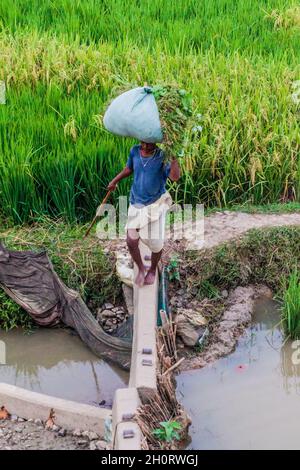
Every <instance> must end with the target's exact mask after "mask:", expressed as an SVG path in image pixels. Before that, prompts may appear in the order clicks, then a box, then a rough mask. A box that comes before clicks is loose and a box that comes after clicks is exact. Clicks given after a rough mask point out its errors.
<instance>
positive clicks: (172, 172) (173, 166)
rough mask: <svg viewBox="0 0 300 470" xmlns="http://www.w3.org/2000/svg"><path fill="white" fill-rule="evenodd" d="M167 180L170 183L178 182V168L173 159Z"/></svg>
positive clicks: (173, 158) (175, 160) (176, 162)
mask: <svg viewBox="0 0 300 470" xmlns="http://www.w3.org/2000/svg"><path fill="white" fill-rule="evenodd" d="M169 178H170V180H171V181H178V180H179V178H180V166H179V163H178V161H177V159H176V158H175V157H172V158H171V169H170V173H169Z"/></svg>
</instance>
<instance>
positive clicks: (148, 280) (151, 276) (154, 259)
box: [144, 250, 163, 284]
mask: <svg viewBox="0 0 300 470" xmlns="http://www.w3.org/2000/svg"><path fill="white" fill-rule="evenodd" d="M162 251H163V250H160V251H159V252H158V253H153V252H152V255H151V266H150V269H149V271H148V272H147V275H146V277H145V280H144V284H153V283H154V281H155V275H156V270H157V265H158V262H159V260H160V258H161V254H162Z"/></svg>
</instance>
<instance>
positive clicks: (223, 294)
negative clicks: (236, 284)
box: [221, 289, 229, 299]
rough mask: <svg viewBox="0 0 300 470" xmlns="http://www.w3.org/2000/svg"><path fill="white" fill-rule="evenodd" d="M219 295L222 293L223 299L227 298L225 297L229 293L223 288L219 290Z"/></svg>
mask: <svg viewBox="0 0 300 470" xmlns="http://www.w3.org/2000/svg"><path fill="white" fill-rule="evenodd" d="M221 295H222V297H223V298H224V299H227V297H228V295H229V294H228V290H227V289H223V290H222V292H221Z"/></svg>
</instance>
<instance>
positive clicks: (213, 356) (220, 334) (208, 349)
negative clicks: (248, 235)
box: [180, 285, 272, 371]
mask: <svg viewBox="0 0 300 470" xmlns="http://www.w3.org/2000/svg"><path fill="white" fill-rule="evenodd" d="M261 296H267V297H270V298H271V297H272V291H271V290H270V289H269V288H268V287H266V286H263V285H258V286H254V285H250V286H247V287H237V288H236V289H234V290H232V291H231V292H230V293H229V296H228V298H227V299H226V300H225V302H224V310H223V313H222V314H221V316H220V318H219V319H218V320H217V321H215V322H212V323H211V326H210V334H209V337H208V340H207V344H205V346H204V348H203V350H202V351H200V352H196V351H194V352H193V353H188V352H186V351H183V352H182V356H183V357H185V360H184V362H183V363H182V365H181V368H180V370H181V371H183V370H189V369H197V368H201V367H205V366H206V365H208V364H211V363H213V362H214V361H216V360H217V359H219V358H220V357H223V356H226V355H227V354H230V353H231V352H232V351H233V350H234V349H235V346H236V344H237V341H238V339H239V337H240V336H241V335H242V334H243V332H244V331H245V329H246V328H247V326H248V325H249V324H250V322H251V318H252V313H253V310H254V304H255V300H256V299H257V298H258V297H261Z"/></svg>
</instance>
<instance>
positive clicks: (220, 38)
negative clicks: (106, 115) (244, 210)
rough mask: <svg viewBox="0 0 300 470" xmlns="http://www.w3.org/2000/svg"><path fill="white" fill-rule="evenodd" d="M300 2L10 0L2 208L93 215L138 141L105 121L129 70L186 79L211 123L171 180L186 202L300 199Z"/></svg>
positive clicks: (172, 81)
mask: <svg viewBox="0 0 300 470" xmlns="http://www.w3.org/2000/svg"><path fill="white" fill-rule="evenodd" d="M297 5H298V4H297V2H295V1H283V0H268V1H262V0H254V1H250V0H249V1H245V0H236V1H234V0H226V1H225V0H219V1H218V2H211V1H210V0H203V1H202V2H197V1H196V0H187V1H183V0H179V1H178V2H175V3H174V2H173V3H172V2H164V1H163V0H153V1H150V0H145V2H142V3H141V2H139V1H138V0H133V1H130V2H129V0H111V1H110V2H105V1H102V2H99V1H96V0H89V1H88V0H81V1H74V0H72V1H71V0H55V1H51V0H44V1H43V2H38V1H37V0H26V1H25V0H14V1H13V2H12V1H11V0H3V1H2V2H1V5H0V49H1V52H2V54H1V56H0V79H2V80H5V82H6V87H7V96H6V98H7V102H6V105H0V172H1V178H0V214H1V216H3V217H4V218H5V219H6V221H7V223H10V224H11V225H13V224H22V223H24V222H31V221H34V220H39V218H40V217H41V216H45V215H46V216H50V217H52V218H63V219H64V220H65V221H67V222H68V223H69V222H72V223H73V222H84V221H87V220H89V219H91V217H92V215H93V214H94V211H95V209H96V207H97V204H98V203H99V201H100V200H101V199H102V198H103V196H104V194H105V188H106V185H107V184H108V182H109V181H110V180H111V179H112V177H113V176H114V175H115V174H116V173H117V172H119V171H120V170H121V168H122V166H123V165H124V164H125V162H126V158H127V154H128V151H129V148H130V146H131V145H132V143H133V141H131V140H126V139H120V138H116V137H114V136H112V135H109V134H108V133H107V132H105V131H104V130H103V128H102V125H101V116H102V114H103V112H104V104H105V103H106V102H107V98H108V96H109V95H110V93H111V90H112V89H113V88H114V87H117V86H120V85H122V83H128V82H130V83H136V84H143V83H144V82H147V83H148V84H152V85H160V86H165V85H171V86H174V85H176V86H177V85H178V86H179V87H180V88H183V89H186V90H188V91H189V92H191V93H192V95H193V100H194V106H195V112H196V113H198V114H201V115H202V119H201V123H200V124H201V127H202V129H203V130H202V132H200V133H199V134H197V135H192V134H190V133H187V134H186V142H185V154H186V155H189V154H191V153H193V155H194V154H195V155H196V157H195V159H194V160H193V162H192V163H193V164H192V165H190V164H188V161H189V160H188V159H187V160H184V159H183V160H182V173H183V176H182V178H181V180H180V181H179V182H178V183H177V184H176V183H175V184H172V185H170V187H169V189H170V191H171V193H172V195H173V198H174V199H175V200H176V201H177V202H183V201H185V202H187V203H189V202H195V203H196V202H202V203H204V204H206V206H207V207H215V206H218V207H230V206H236V205H241V204H242V205H253V204H259V205H264V204H277V203H279V202H281V201H283V202H285V201H289V200H291V201H295V202H299V200H300V194H299V189H300V187H299V172H300V160H299V155H300V139H299V110H300V108H299V103H298V102H297V100H293V99H292V97H293V94H294V95H295V93H296V94H297V90H296V91H295V88H294V84H295V82H296V81H297V80H299V79H300V65H299V64H300V60H299V59H300V48H299V47H298V46H299V39H300V28H299V23H298V9H297ZM133 32H134V33H133ZM297 96H298V95H297ZM129 186H130V181H124V182H122V184H120V187H119V189H118V193H116V195H115V198H116V197H117V196H118V194H126V193H128V191H129ZM115 200H116V199H115Z"/></svg>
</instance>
